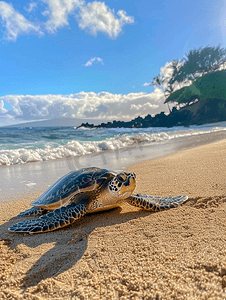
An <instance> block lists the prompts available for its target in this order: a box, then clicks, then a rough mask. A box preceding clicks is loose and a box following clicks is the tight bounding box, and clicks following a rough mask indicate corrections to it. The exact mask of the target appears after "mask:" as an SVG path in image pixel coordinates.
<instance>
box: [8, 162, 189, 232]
mask: <svg viewBox="0 0 226 300" xmlns="http://www.w3.org/2000/svg"><path fill="white" fill-rule="evenodd" d="M135 187H136V175H135V173H129V172H121V173H118V174H116V173H115V172H112V171H109V170H106V169H100V168H96V167H92V168H84V169H81V170H78V171H73V172H70V173H69V174H67V175H65V176H63V177H62V178H61V179H59V180H58V181H57V182H56V183H55V184H53V185H52V186H51V187H50V188H49V189H48V190H47V191H46V192H44V193H43V194H42V195H41V196H40V197H38V198H37V199H36V200H35V201H33V202H32V203H31V205H33V207H32V208H30V209H28V210H26V211H24V212H22V213H20V214H19V215H18V216H19V217H23V216H40V217H38V218H37V219H32V220H28V221H23V222H19V223H17V224H15V225H13V226H11V227H10V228H9V231H11V232H28V233H41V232H47V231H52V230H55V229H58V228H61V227H64V226H67V225H69V224H71V223H73V222H74V221H75V220H77V219H79V218H81V217H82V216H84V215H85V214H86V213H90V212H96V211H100V210H106V209H111V208H113V207H117V206H120V204H121V203H122V202H123V201H127V202H128V203H129V204H131V205H134V206H137V207H140V208H142V209H145V210H148V211H160V210H163V209H166V208H173V207H176V206H177V205H179V204H181V203H183V202H184V201H186V200H187V199H188V197H187V196H178V197H165V198H162V197H154V196H148V195H142V194H137V195H132V193H133V191H134V189H135Z"/></svg>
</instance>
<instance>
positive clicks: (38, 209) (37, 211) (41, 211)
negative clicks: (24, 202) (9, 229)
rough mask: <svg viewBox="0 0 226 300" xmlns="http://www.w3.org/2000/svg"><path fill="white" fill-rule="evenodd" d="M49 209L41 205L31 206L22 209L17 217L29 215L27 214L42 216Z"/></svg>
mask: <svg viewBox="0 0 226 300" xmlns="http://www.w3.org/2000/svg"><path fill="white" fill-rule="evenodd" d="M48 212H49V211H48V210H47V209H44V208H41V207H32V208H29V209H27V210H25V211H22V212H21V213H20V214H19V215H18V216H17V217H27V216H28V217H29V216H42V215H45V214H47V213H48Z"/></svg>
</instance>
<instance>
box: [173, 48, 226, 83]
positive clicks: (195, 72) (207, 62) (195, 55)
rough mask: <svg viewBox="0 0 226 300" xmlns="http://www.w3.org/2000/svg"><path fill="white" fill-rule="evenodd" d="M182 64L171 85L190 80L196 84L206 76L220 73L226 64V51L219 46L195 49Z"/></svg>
mask: <svg viewBox="0 0 226 300" xmlns="http://www.w3.org/2000/svg"><path fill="white" fill-rule="evenodd" d="M181 62H182V64H181V65H180V67H179V68H178V69H177V70H176V71H177V72H175V74H174V76H173V77H172V78H171V80H170V83H171V84H173V83H175V82H185V81H188V80H191V81H192V82H194V81H195V80H196V79H197V78H199V77H201V76H203V75H205V74H209V73H213V72H216V71H219V70H220V68H221V67H222V68H223V66H224V65H225V63H226V49H223V48H220V46H219V45H218V46H216V47H211V46H206V47H204V48H203V47H201V48H199V49H193V50H190V51H189V53H188V54H186V57H185V58H183V59H182V60H181Z"/></svg>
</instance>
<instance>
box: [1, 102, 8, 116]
mask: <svg viewBox="0 0 226 300" xmlns="http://www.w3.org/2000/svg"><path fill="white" fill-rule="evenodd" d="M6 112H7V109H5V108H4V101H3V100H1V101H0V114H5V113H6Z"/></svg>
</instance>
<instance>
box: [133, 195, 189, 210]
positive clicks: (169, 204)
mask: <svg viewBox="0 0 226 300" xmlns="http://www.w3.org/2000/svg"><path fill="white" fill-rule="evenodd" d="M187 199H188V196H186V195H184V196H177V197H155V196H149V195H142V194H137V195H135V196H134V195H132V196H130V197H129V198H128V199H127V202H128V203H129V204H131V205H133V206H136V207H140V208H143V209H145V210H148V211H160V210H164V209H167V208H174V207H177V206H178V205H180V204H182V203H183V202H185V201H186V200H187Z"/></svg>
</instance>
